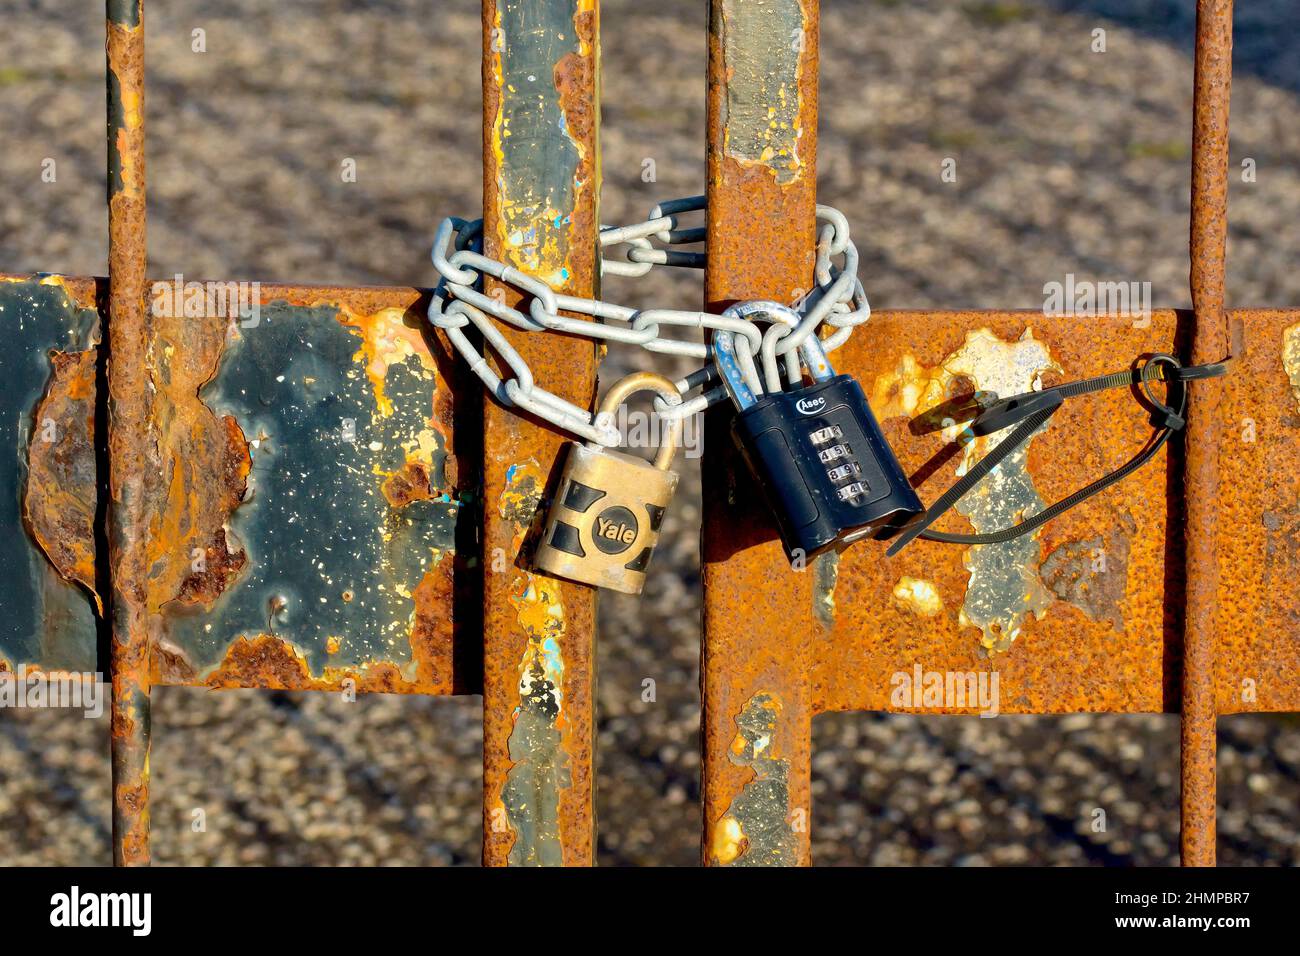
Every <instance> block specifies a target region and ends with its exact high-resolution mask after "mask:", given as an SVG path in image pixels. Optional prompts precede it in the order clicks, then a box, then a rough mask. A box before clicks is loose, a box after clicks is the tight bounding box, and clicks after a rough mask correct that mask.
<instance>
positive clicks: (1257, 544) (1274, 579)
mask: <svg viewBox="0 0 1300 956" xmlns="http://www.w3.org/2000/svg"><path fill="white" fill-rule="evenodd" d="M1228 318H1229V320H1230V321H1231V322H1232V324H1233V326H1234V327H1236V329H1237V330H1238V331H1237V336H1236V337H1237V339H1238V340H1237V341H1236V342H1234V346H1233V351H1234V353H1236V354H1237V355H1238V359H1237V361H1236V363H1235V368H1234V369H1233V372H1232V374H1231V375H1229V377H1228V378H1227V379H1226V380H1223V386H1222V387H1223V391H1222V394H1221V397H1220V399H1219V415H1218V419H1219V442H1220V444H1219V454H1218V467H1219V487H1220V489H1222V492H1223V493H1222V494H1220V496H1219V498H1218V500H1217V502H1216V508H1217V509H1218V530H1217V535H1216V538H1215V540H1214V542H1213V543H1212V544H1213V552H1214V557H1215V560H1216V561H1217V563H1218V567H1219V586H1218V591H1217V593H1216V595H1215V605H1214V610H1213V613H1214V615H1215V624H1216V631H1217V635H1218V640H1217V651H1218V653H1217V654H1216V656H1215V679H1214V697H1215V703H1216V704H1217V706H1216V707H1215V710H1216V712H1217V713H1220V714H1233V713H1239V712H1244V711H1255V710H1258V711H1287V712H1296V711H1300V588H1297V587H1296V581H1297V580H1300V398H1298V397H1297V396H1296V394H1295V393H1294V392H1293V391H1292V389H1291V387H1290V385H1291V383H1290V372H1291V369H1290V368H1289V367H1288V361H1289V359H1288V356H1289V355H1290V354H1291V352H1290V348H1291V345H1292V342H1293V340H1294V337H1295V336H1296V335H1297V330H1300V310H1294V311H1288V312H1283V311H1249V312H1243V311H1233V312H1231V313H1229V316H1228Z"/></svg>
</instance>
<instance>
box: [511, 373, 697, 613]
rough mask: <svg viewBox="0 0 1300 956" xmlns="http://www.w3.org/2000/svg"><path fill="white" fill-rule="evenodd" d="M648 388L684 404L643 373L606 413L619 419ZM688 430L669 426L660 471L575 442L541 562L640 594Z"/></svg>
mask: <svg viewBox="0 0 1300 956" xmlns="http://www.w3.org/2000/svg"><path fill="white" fill-rule="evenodd" d="M647 389H648V390H650V391H655V392H658V393H659V394H660V395H662V396H664V397H665V398H666V399H669V400H670V401H676V400H678V399H679V396H678V393H677V389H676V387H674V385H673V383H672V382H670V381H669V380H668V379H666V378H664V377H663V376H662V375H656V374H655V373H653V372H635V373H633V374H632V375H629V376H627V378H624V379H621V380H619V381H618V382H615V383H614V385H613V387H611V388H610V390H609V394H608V395H606V396H605V401H604V403H603V404H602V405H601V407H600V414H601V415H612V414H613V413H614V412H615V411H616V410H617V409H618V407H619V406H620V405H622V404H623V402H624V401H626V400H627V398H628V396H629V395H632V394H633V393H634V392H640V391H643V390H647ZM681 431H682V419H680V418H673V419H668V420H667V423H666V425H665V426H664V430H663V440H662V442H661V443H660V447H659V453H658V454H657V455H656V456H655V460H654V464H653V465H651V464H650V463H649V462H648V461H645V460H643V459H641V458H637V457H635V456H634V455H626V454H623V453H621V452H617V451H612V450H610V449H608V448H603V447H601V446H599V445H597V444H595V443H593V442H589V443H587V444H586V445H580V444H578V443H577V442H573V443H571V444H570V445H569V453H568V455H569V457H568V460H567V461H565V463H564V474H563V475H562V476H561V478H560V487H559V491H558V493H557V494H556V496H555V500H554V501H552V502H551V508H550V511H548V512H547V515H546V528H545V530H543V532H542V539H541V543H540V544H539V545H538V547H537V554H536V556H535V558H534V560H533V564H534V565H535V566H536V567H537V568H538V569H539V570H541V571H545V572H546V573H547V574H550V575H554V576H555V577H559V578H569V579H571V580H574V581H581V582H582V583H584V584H591V585H594V586H596V587H598V588H609V589H611V590H614V591H622V592H623V593H624V594H640V593H641V588H642V586H643V585H644V584H645V571H646V566H647V565H649V563H650V556H651V555H652V554H653V553H654V547H655V544H656V543H657V542H658V541H659V526H660V524H662V523H663V518H664V512H665V511H666V510H667V509H668V503H669V502H670V501H672V497H673V492H675V491H676V490H677V478H678V476H677V472H675V471H669V470H668V466H669V465H671V464H672V461H673V455H674V454H675V453H676V451H677V443H678V439H679V438H680V436H681Z"/></svg>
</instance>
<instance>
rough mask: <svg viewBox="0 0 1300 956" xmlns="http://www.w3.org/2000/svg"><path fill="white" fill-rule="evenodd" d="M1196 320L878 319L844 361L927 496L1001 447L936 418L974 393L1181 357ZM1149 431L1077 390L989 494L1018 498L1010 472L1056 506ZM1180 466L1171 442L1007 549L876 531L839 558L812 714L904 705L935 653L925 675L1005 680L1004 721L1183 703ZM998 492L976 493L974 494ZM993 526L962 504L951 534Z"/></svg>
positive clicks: (1108, 402) (1117, 407) (1106, 396)
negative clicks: (899, 691) (1173, 491)
mask: <svg viewBox="0 0 1300 956" xmlns="http://www.w3.org/2000/svg"><path fill="white" fill-rule="evenodd" d="M1085 322H1086V324H1084V323H1085ZM1185 324H1186V323H1185V320H1184V321H1183V323H1182V325H1183V326H1185ZM1179 330H1180V320H1179V317H1178V316H1177V315H1176V314H1175V313H1173V312H1170V311H1163V312H1156V313H1154V314H1153V315H1152V320H1151V324H1150V326H1149V327H1148V328H1135V327H1134V325H1133V322H1132V320H1131V319H1121V318H1097V319H1088V320H1081V321H1078V322H1076V321H1071V320H1061V319H1044V317H1043V316H1042V315H1041V313H1035V312H1023V313H1015V312H1004V313H994V312H940V313H933V312H930V313H922V312H884V311H881V312H877V313H876V314H874V315H873V316H872V319H871V322H870V323H868V325H866V326H865V327H863V328H861V329H859V330H858V331H857V332H856V333H855V334H854V336H853V338H852V339H850V341H849V343H848V344H847V345H845V346H844V347H843V348H842V349H840V350H839V351H838V352H837V353H836V362H837V367H838V368H839V369H842V370H844V371H848V372H851V373H852V374H854V375H856V376H858V378H859V380H860V381H861V382H862V383H863V386H864V388H865V389H866V391H867V393H868V394H869V396H870V397H871V403H872V407H873V409H874V411H875V412H876V414H877V416H878V417H879V418H880V420H881V427H882V428H883V429H884V432H885V435H886V437H887V438H888V439H889V442H890V444H891V445H892V446H893V448H894V449H895V451H896V452H897V453H898V455H899V459H900V461H901V462H902V464H903V467H904V470H905V471H907V473H908V474H909V475H910V476H911V478H912V481H913V483H914V484H915V485H916V486H917V488H918V491H919V493H920V494H921V496H922V498H923V499H925V500H930V499H933V498H935V497H937V496H938V494H939V493H941V492H942V490H943V489H945V488H947V487H948V486H949V485H950V484H951V483H952V482H953V480H955V478H956V476H957V474H958V473H959V471H960V470H964V468H965V467H966V466H967V465H968V464H969V463H970V462H971V461H973V460H975V459H978V457H980V456H982V455H983V454H984V452H985V450H986V449H985V448H980V447H978V446H979V443H980V442H979V440H977V441H976V442H975V443H972V444H973V445H975V446H976V447H975V449H974V457H973V458H971V457H968V456H969V455H970V454H971V449H970V448H967V449H964V450H963V448H962V447H961V446H960V444H959V443H958V442H957V441H956V439H957V436H958V433H959V432H960V431H961V429H960V427H949V428H939V427H938V426H939V425H941V424H942V422H934V423H932V422H931V421H930V420H929V417H930V416H928V415H927V414H926V413H928V412H931V411H932V410H933V409H945V408H951V407H953V405H955V404H960V403H961V401H962V400H964V399H967V398H968V397H969V396H970V395H971V394H972V393H973V392H974V391H975V390H977V389H990V390H993V391H996V392H998V393H999V394H1007V393H1008V391H1007V390H1008V389H1010V390H1011V391H1016V392H1018V391H1021V390H1022V389H1023V388H1024V387H1025V386H1026V385H1032V384H1034V382H1035V381H1037V382H1039V383H1041V384H1042V385H1052V384H1056V383H1059V382H1061V381H1069V380H1075V379H1079V378H1084V377H1087V376H1091V375H1096V374H1101V373H1104V372H1109V371H1114V370H1116V369H1118V368H1123V367H1124V366H1126V365H1127V364H1128V363H1130V362H1131V361H1132V360H1133V359H1134V357H1135V356H1136V355H1137V354H1138V353H1141V352H1154V351H1171V350H1174V349H1175V348H1176V342H1177V340H1178V336H1179ZM1017 346H1019V347H1017ZM1030 346H1032V348H1030ZM999 369H1000V372H999V371H998V370H999ZM1148 429H1149V425H1148V424H1147V418H1146V415H1145V414H1144V413H1143V411H1142V410H1141V408H1139V407H1138V406H1137V404H1136V403H1135V402H1134V401H1133V398H1132V396H1131V395H1130V394H1129V393H1128V392H1127V391H1126V390H1121V389H1116V390H1111V391H1108V392H1102V393H1098V394H1096V395H1091V396H1087V397H1082V398H1077V399H1074V400H1071V401H1070V402H1067V403H1066V404H1065V405H1064V406H1063V407H1062V408H1061V410H1060V411H1059V412H1058V413H1057V414H1056V415H1055V416H1054V417H1053V418H1052V420H1051V422H1050V423H1049V425H1048V426H1047V427H1046V428H1045V429H1044V430H1043V431H1042V432H1040V433H1039V434H1038V435H1037V436H1036V437H1035V438H1034V440H1033V441H1032V442H1031V443H1030V444H1029V446H1028V452H1027V454H1026V455H1025V456H1024V458H1023V459H1022V460H1021V461H1019V462H1015V461H1014V460H1013V459H1010V460H1009V462H1010V463H1011V468H1010V469H1008V470H1007V473H1006V474H1005V475H1003V476H1001V477H999V476H998V474H997V472H995V473H994V474H993V475H992V476H990V478H991V479H992V481H991V482H990V480H989V479H986V480H985V481H984V482H981V485H988V486H989V488H990V490H992V489H994V488H1001V489H1003V490H1002V491H1000V492H998V493H999V494H1011V492H1008V491H1007V489H1006V486H1007V484H1008V482H1013V483H1014V488H1015V489H1021V490H1023V489H1032V490H1033V496H1034V498H1036V499H1037V500H1038V501H1041V502H1053V501H1056V500H1059V499H1060V498H1063V497H1065V496H1066V495H1068V494H1069V493H1070V492H1072V491H1074V490H1075V489H1076V488H1078V487H1081V486H1082V485H1084V484H1086V483H1087V482H1089V481H1091V480H1092V479H1094V478H1096V477H1098V476H1099V475H1100V474H1102V473H1103V472H1105V471H1106V470H1108V469H1109V468H1112V467H1115V466H1117V465H1119V464H1121V463H1122V462H1124V461H1125V460H1127V458H1128V457H1130V456H1131V455H1132V454H1133V453H1134V452H1136V451H1137V449H1138V448H1139V447H1141V445H1142V443H1143V441H1144V440H1145V436H1146V433H1147V431H1148ZM991 437H992V438H993V439H994V440H996V438H997V437H998V436H996V435H995V436H991ZM963 451H965V454H963ZM1176 476H1177V470H1176V462H1171V461H1170V456H1169V454H1168V453H1167V452H1161V453H1160V455H1159V456H1157V458H1156V459H1155V460H1154V461H1152V462H1151V463H1150V464H1148V465H1147V466H1146V467H1145V468H1143V469H1141V470H1140V471H1138V472H1137V473H1136V474H1134V475H1132V476H1130V477H1129V478H1128V479H1127V480H1125V481H1123V482H1121V483H1120V484H1118V485H1116V486H1114V487H1113V488H1110V489H1108V490H1107V491H1106V492H1105V493H1104V494H1103V495H1101V496H1099V497H1097V498H1094V499H1092V500H1090V501H1088V502H1087V503H1085V504H1083V505H1081V506H1079V507H1078V508H1075V509H1073V510H1071V511H1069V512H1067V513H1066V514H1064V515H1062V516H1061V517H1060V518H1058V519H1057V520H1055V521H1052V522H1050V523H1049V524H1047V525H1045V526H1044V527H1043V528H1042V529H1041V530H1040V531H1039V532H1038V533H1037V534H1034V535H1030V536H1026V537H1025V538H1022V539H1018V540H1017V541H1013V542H1010V543H1008V544H1005V545H983V546H974V547H970V546H965V545H952V544H945V543H941V542H934V541H917V542H915V543H913V544H912V545H909V546H908V547H907V548H906V549H905V550H904V551H903V552H902V553H901V554H899V555H897V556H896V557H894V558H886V557H884V553H883V551H884V546H883V545H882V544H881V543H878V542H873V541H867V542H862V543H859V544H857V545H854V546H853V547H851V548H850V549H849V550H847V551H846V552H845V553H844V554H843V555H842V557H841V560H840V571H839V580H838V582H837V585H836V590H835V597H836V617H835V626H834V628H833V629H832V630H831V631H830V633H829V634H827V635H826V637H825V639H821V638H819V639H818V640H816V641H815V643H814V652H813V653H814V660H813V663H812V685H813V686H812V699H813V706H814V707H815V709H816V710H817V711H819V712H820V711H824V710H885V711H888V710H898V709H900V708H899V707H897V706H896V705H895V704H894V703H893V702H892V701H891V691H892V689H893V683H892V679H893V677H894V675H895V674H898V673H910V672H911V671H912V670H913V668H914V666H915V665H916V664H918V663H919V664H920V665H921V666H922V668H923V669H924V671H926V672H940V673H946V672H962V673H965V672H988V673H992V672H994V671H996V672H998V674H999V688H1000V691H999V693H1000V696H1001V701H1000V710H1001V711H1002V712H1003V713H1061V712H1069V711H1078V710H1097V711H1161V710H1165V709H1173V708H1174V707H1176V702H1177V673H1176V669H1175V665H1174V660H1175V659H1176V655H1177V649H1178V643H1179V637H1180V631H1179V621H1180V618H1179V615H1180V607H1181V602H1182V594H1181V588H1180V587H1179V586H1178V584H1177V579H1178V577H1179V575H1180V572H1181V563H1180V561H1179V560H1178V557H1177V555H1178V548H1177V542H1178V530H1177V527H1176V524H1175V523H1171V520H1170V516H1169V508H1170V505H1169V504H1168V498H1169V494H1168V491H1169V484H1170V482H1172V481H1175V480H1176ZM985 493H986V492H984V491H982V490H981V486H979V485H977V486H976V489H975V492H974V493H973V494H972V496H971V497H972V498H975V499H976V501H977V502H978V501H979V500H980V499H981V497H982V496H983V494H985ZM1015 493H1016V494H1019V493H1020V491H1016V492H1015ZM1175 498H1176V495H1175ZM1026 501H1028V499H1026ZM1032 507H1034V508H1037V507H1038V505H1037V504H1036V503H1033V504H1032ZM977 518H978V514H967V513H952V514H949V515H947V516H945V517H944V518H943V519H942V521H941V522H940V527H939V530H944V531H960V532H968V531H970V530H971V529H972V527H978V525H977ZM1011 520H1012V519H1011V517H1009V516H1003V517H1002V518H1000V519H997V520H993V521H990V522H988V523H989V524H990V525H993V524H996V525H998V526H1002V525H1004V524H1008V523H1011ZM787 573H789V572H787ZM796 576H797V575H796ZM991 608H992V609H995V613H993V614H992V615H986V613H984V612H987V611H988V610H989V609H991ZM990 617H991V619H992V620H993V622H995V623H996V622H998V621H1000V622H1002V623H1001V624H1000V626H999V627H998V628H996V629H995V630H994V632H993V636H995V637H998V636H1000V637H1003V638H1006V640H1005V641H999V640H990ZM1116 620H1119V621H1121V622H1122V627H1117V626H1116V623H1115V622H1116ZM999 632H1000V633H999ZM1012 637H1014V640H1011V638H1012ZM901 709H903V710H909V709H910V708H908V707H904V708H901ZM979 709H980V708H979V707H976V706H966V707H942V706H940V707H937V708H935V712H943V713H976V712H978V711H979Z"/></svg>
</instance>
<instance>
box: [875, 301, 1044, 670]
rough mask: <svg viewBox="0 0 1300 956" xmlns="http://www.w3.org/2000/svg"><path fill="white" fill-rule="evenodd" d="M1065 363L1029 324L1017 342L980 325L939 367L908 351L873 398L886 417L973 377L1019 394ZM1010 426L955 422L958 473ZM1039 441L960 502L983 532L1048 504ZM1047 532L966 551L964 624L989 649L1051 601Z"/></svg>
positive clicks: (950, 432) (933, 400)
mask: <svg viewBox="0 0 1300 956" xmlns="http://www.w3.org/2000/svg"><path fill="white" fill-rule="evenodd" d="M1060 370H1061V369H1060V366H1058V365H1057V364H1056V362H1055V361H1053V359H1052V356H1051V353H1050V352H1049V350H1048V349H1047V347H1046V345H1044V344H1043V343H1042V342H1040V341H1038V340H1036V339H1035V338H1034V336H1033V332H1032V330H1031V329H1030V328H1029V327H1028V326H1026V327H1025V330H1024V332H1023V333H1022V334H1021V336H1020V338H1019V339H1017V340H1015V341H1012V342H1007V341H1003V340H1001V339H999V338H998V337H997V336H996V335H994V334H993V333H992V332H991V331H990V330H988V329H978V330H976V331H973V332H970V333H968V334H967V336H966V341H965V343H964V344H963V345H962V347H961V348H960V349H958V350H957V351H956V352H954V353H953V354H951V355H949V356H948V357H947V358H945V359H944V360H943V362H941V363H940V365H939V366H938V367H936V368H932V369H927V368H924V367H922V366H921V365H920V364H918V363H917V362H916V360H915V359H914V358H913V357H912V356H911V355H904V356H903V357H902V359H901V361H900V363H899V366H898V369H897V370H896V371H895V372H894V373H892V374H889V375H885V376H881V377H880V378H878V379H877V380H876V382H875V385H874V387H873V389H872V404H873V406H874V407H876V408H877V409H878V412H877V414H879V415H881V416H882V417H888V416H890V415H899V414H902V415H907V416H909V417H912V416H916V415H917V414H918V413H919V412H923V411H925V410H927V409H932V408H935V407H937V406H940V405H941V404H942V403H943V402H946V401H949V400H951V399H953V398H956V397H957V396H958V395H959V393H960V389H959V384H962V383H967V384H969V385H973V387H974V389H975V390H976V391H978V392H989V393H993V394H995V395H1000V396H1007V395H1015V394H1018V393H1020V392H1028V391H1032V390H1036V389H1038V388H1040V387H1041V386H1042V376H1043V375H1044V374H1046V373H1047V372H1053V371H1054V372H1059V371H1060ZM1007 431H1009V429H1004V430H1002V431H999V432H995V433H994V434H992V435H985V436H981V437H978V438H976V437H973V436H971V435H970V434H969V432H968V431H967V429H966V427H965V425H964V424H963V423H960V422H954V423H952V424H949V425H948V426H947V428H945V429H944V430H943V434H944V437H945V438H947V439H948V440H949V441H950V442H955V443H960V444H961V446H962V461H961V464H960V465H959V467H958V469H957V474H958V475H962V474H965V473H966V471H967V470H968V469H969V468H970V467H971V466H972V465H974V464H975V463H976V462H978V461H979V460H980V459H981V458H983V457H984V456H985V455H986V454H987V453H988V452H989V450H990V449H991V448H992V447H994V446H995V445H996V444H997V443H998V442H999V441H1001V440H1002V439H1003V438H1004V437H1006V433H1007ZM1032 443H1033V440H1032V439H1031V440H1030V441H1029V442H1026V443H1025V445H1024V446H1023V447H1021V448H1020V449H1019V450H1017V451H1016V452H1014V453H1013V454H1012V455H1011V456H1010V457H1008V458H1007V459H1006V460H1005V461H1003V462H1002V464H1001V465H1000V466H999V467H998V468H997V469H996V470H994V471H993V473H992V474H990V475H988V476H987V477H986V478H984V480H983V481H981V482H980V483H979V484H978V485H976V486H975V488H974V489H972V491H971V493H970V494H969V495H967V496H966V497H965V498H963V499H962V500H961V501H960V502H958V504H957V506H956V508H955V509H954V510H956V511H957V513H958V514H961V515H964V516H965V517H966V518H967V519H968V520H969V521H970V524H971V526H972V527H973V528H974V530H975V531H976V532H977V533H978V532H987V531H996V530H998V529H1000V528H1006V527H1009V526H1010V525H1013V524H1015V523H1016V521H1017V520H1019V519H1020V517H1022V516H1023V515H1029V514H1034V513H1035V512H1037V511H1039V510H1041V509H1042V508H1043V507H1045V506H1046V502H1044V501H1043V499H1042V497H1041V496H1040V495H1039V494H1038V491H1037V489H1036V488H1035V487H1034V482H1033V479H1032V477H1031V476H1030V474H1029V470H1028V467H1027V462H1028V459H1029V446H1030V445H1032ZM1040 534H1041V532H1035V533H1033V534H1031V535H1027V536H1026V537H1024V538H1018V539H1016V540H1014V541H1009V542H1007V543H1005V544H997V545H975V546H973V547H971V548H970V549H969V550H968V551H967V552H966V559H965V560H966V568H967V570H968V571H969V572H970V581H969V583H968V585H967V588H966V596H965V601H964V603H963V605H962V608H961V612H960V613H961V618H960V619H961V622H962V624H963V626H972V627H977V628H979V629H980V632H981V635H982V637H981V639H980V644H981V646H982V647H983V648H984V649H985V650H986V651H988V652H989V653H1001V652H1005V651H1007V650H1009V649H1010V648H1011V645H1012V643H1013V642H1014V641H1015V639H1016V637H1018V636H1019V634H1020V628H1021V625H1022V623H1023V622H1024V620H1025V618H1026V617H1027V616H1028V615H1030V614H1033V615H1034V616H1035V617H1038V618H1041V617H1042V616H1043V614H1044V613H1045V612H1046V610H1047V608H1048V606H1049V605H1050V604H1051V596H1050V595H1049V594H1048V592H1047V590H1046V589H1045V588H1044V587H1043V583H1042V581H1040V580H1039V577H1038V562H1039V559H1040V556H1041V545H1040V544H1039V541H1038V538H1039V536H1040Z"/></svg>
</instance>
